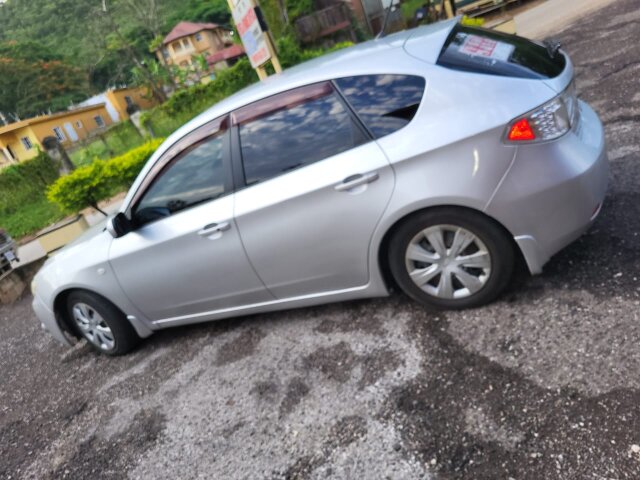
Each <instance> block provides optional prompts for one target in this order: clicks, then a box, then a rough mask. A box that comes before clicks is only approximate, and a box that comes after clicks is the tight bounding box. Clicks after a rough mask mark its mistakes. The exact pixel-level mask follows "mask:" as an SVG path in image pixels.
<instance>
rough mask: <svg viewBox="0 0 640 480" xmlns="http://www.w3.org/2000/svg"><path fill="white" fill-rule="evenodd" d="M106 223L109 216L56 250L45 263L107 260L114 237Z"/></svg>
mask: <svg viewBox="0 0 640 480" xmlns="http://www.w3.org/2000/svg"><path fill="white" fill-rule="evenodd" d="M106 223H107V218H105V219H104V220H102V221H101V222H99V223H97V224H96V225H94V226H92V227H90V228H89V229H88V230H86V231H85V232H84V233H83V234H82V235H80V236H79V237H78V238H76V239H75V240H73V241H72V242H71V243H68V244H67V245H65V246H64V247H62V248H61V249H60V250H58V251H57V252H54V253H53V254H52V255H51V256H50V258H49V259H48V260H47V262H46V263H45V265H47V264H50V263H53V262H56V263H59V262H66V261H72V262H74V263H76V262H81V263H84V261H86V260H89V259H91V260H92V261H103V260H106V259H107V254H108V250H109V245H110V243H111V240H112V239H113V237H111V235H110V234H109V233H108V232H107V230H106Z"/></svg>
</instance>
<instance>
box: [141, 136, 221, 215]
mask: <svg viewBox="0 0 640 480" xmlns="http://www.w3.org/2000/svg"><path fill="white" fill-rule="evenodd" d="M224 193H225V174H224V164H223V136H222V135H218V136H215V137H210V138H208V139H206V140H203V141H201V142H199V143H197V144H196V145H195V146H193V147H191V148H189V149H187V150H186V151H185V152H183V153H182V154H181V155H180V156H179V157H178V158H177V159H176V160H173V161H172V162H171V163H170V164H169V166H168V167H166V168H165V169H164V171H162V172H161V173H160V174H159V175H158V177H156V179H155V180H154V182H153V183H152V184H151V186H150V187H149V189H148V190H147V191H146V192H145V193H144V195H143V197H142V198H141V199H140V202H139V203H138V204H137V206H136V208H135V209H134V215H133V217H134V219H135V221H136V223H138V224H144V223H148V222H149V221H152V220H156V219H158V218H161V217H166V216H169V215H172V214H174V213H176V212H179V211H180V210H184V209H185V208H189V207H193V206H195V205H197V204H200V203H203V202H206V201H210V200H213V199H215V198H218V197H220V196H222V195H223V194H224Z"/></svg>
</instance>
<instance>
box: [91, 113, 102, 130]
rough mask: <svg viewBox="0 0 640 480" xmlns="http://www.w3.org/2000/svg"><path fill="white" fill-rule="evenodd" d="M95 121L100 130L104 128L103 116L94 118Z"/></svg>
mask: <svg viewBox="0 0 640 480" xmlns="http://www.w3.org/2000/svg"><path fill="white" fill-rule="evenodd" d="M93 119H94V120H95V121H96V125H98V128H102V127H104V120H103V119H102V115H96V116H95V117H93Z"/></svg>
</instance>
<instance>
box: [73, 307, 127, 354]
mask: <svg viewBox="0 0 640 480" xmlns="http://www.w3.org/2000/svg"><path fill="white" fill-rule="evenodd" d="M72 312H73V319H74V321H75V322H76V325H78V327H79V328H80V331H81V332H82V334H83V335H84V336H85V337H86V338H87V340H89V341H90V342H91V343H93V344H94V345H96V346H97V347H98V348H100V349H101V350H112V349H113V347H114V346H115V344H116V342H115V339H114V336H113V332H112V331H111V329H110V328H109V325H107V323H106V322H105V321H104V318H102V315H100V314H99V313H98V312H97V311H96V309H95V308H93V307H92V306H91V305H87V304H86V303H76V304H75V305H74V306H73V309H72Z"/></svg>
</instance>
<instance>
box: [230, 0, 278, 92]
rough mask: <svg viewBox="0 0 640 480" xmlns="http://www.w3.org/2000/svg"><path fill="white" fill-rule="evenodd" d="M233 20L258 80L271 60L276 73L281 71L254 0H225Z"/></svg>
mask: <svg viewBox="0 0 640 480" xmlns="http://www.w3.org/2000/svg"><path fill="white" fill-rule="evenodd" d="M227 3H228V5H229V9H230V10H231V15H232V17H233V21H234V23H235V24H236V28H237V29H238V33H239V34H240V39H241V40H242V44H243V45H244V48H245V51H246V52H247V56H248V57H249V61H250V62H251V66H252V67H253V68H254V69H255V71H256V73H257V74H258V78H260V80H264V79H265V78H267V76H268V74H267V69H266V68H265V65H266V64H267V62H269V61H270V62H271V65H273V69H274V70H275V72H276V73H280V72H282V66H281V65H280V61H279V60H278V55H277V53H276V47H275V45H274V43H273V39H272V38H271V33H270V32H269V28H268V26H267V23H266V21H265V19H264V17H263V16H262V12H261V11H260V6H259V5H258V4H257V1H256V0H227Z"/></svg>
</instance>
